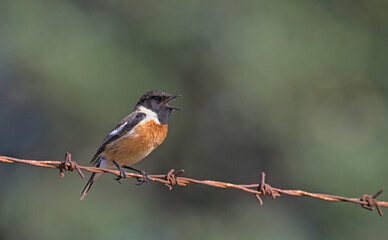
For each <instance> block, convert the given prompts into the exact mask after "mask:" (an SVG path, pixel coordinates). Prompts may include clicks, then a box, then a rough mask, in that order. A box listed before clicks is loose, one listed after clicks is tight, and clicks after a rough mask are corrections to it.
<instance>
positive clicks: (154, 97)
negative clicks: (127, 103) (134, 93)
mask: <svg viewBox="0 0 388 240" xmlns="http://www.w3.org/2000/svg"><path fill="white" fill-rule="evenodd" d="M151 100H152V101H155V102H160V100H161V98H160V97H158V96H153V97H151Z"/></svg>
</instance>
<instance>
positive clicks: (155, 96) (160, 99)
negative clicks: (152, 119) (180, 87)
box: [135, 91, 182, 124]
mask: <svg viewBox="0 0 388 240" xmlns="http://www.w3.org/2000/svg"><path fill="white" fill-rule="evenodd" d="M180 96H182V95H171V94H168V93H165V92H162V91H150V92H146V93H144V94H143V96H141V98H140V100H139V102H138V103H137V104H136V106H135V109H138V110H141V109H144V108H145V109H147V110H151V111H152V112H154V113H155V114H156V115H157V117H158V119H159V121H160V122H161V123H162V124H167V120H168V117H169V116H170V114H171V111H172V110H174V109H175V110H181V109H180V108H178V107H174V106H170V105H168V102H170V101H171V100H172V99H174V98H177V97H180Z"/></svg>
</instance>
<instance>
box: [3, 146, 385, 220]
mask: <svg viewBox="0 0 388 240" xmlns="http://www.w3.org/2000/svg"><path fill="white" fill-rule="evenodd" d="M0 162H6V163H24V164H29V165H33V166H37V167H46V168H55V169H59V172H60V175H61V177H62V178H63V177H64V171H74V170H76V171H77V172H78V174H79V175H80V176H81V177H82V178H85V176H84V174H83V173H82V170H85V171H88V172H95V173H110V174H113V175H116V176H119V175H120V172H119V171H116V170H110V169H104V168H96V167H86V166H80V165H78V164H77V163H76V162H75V161H72V160H71V154H70V153H66V156H65V160H64V161H36V160H26V159H18V158H12V157H7V156H0ZM184 172H185V171H184V170H179V171H177V172H175V170H174V169H171V170H170V171H169V172H168V173H167V174H159V175H149V178H148V179H149V180H151V181H155V182H159V183H162V184H164V185H165V186H166V187H168V188H169V189H170V190H171V189H172V186H174V185H178V186H186V185H187V184H202V185H207V186H211V187H217V188H234V189H238V190H242V191H245V192H248V193H251V194H254V196H255V197H256V198H257V200H258V201H259V203H260V206H261V205H263V200H262V198H261V196H264V195H268V196H270V197H272V199H276V197H280V196H281V195H283V194H284V195H290V196H299V197H311V198H317V199H321V200H325V201H332V202H351V203H356V204H360V205H361V207H363V208H365V209H367V210H373V209H374V208H375V207H376V209H377V212H378V214H379V215H380V216H383V212H382V210H381V207H388V202H384V201H376V198H377V197H378V196H379V195H380V194H381V193H382V192H383V191H384V189H383V188H382V189H381V190H380V191H378V192H377V193H376V194H374V195H368V194H365V195H363V196H362V197H361V198H348V197H342V196H335V195H328V194H322V193H310V192H306V191H302V190H283V189H280V188H275V187H271V186H270V185H269V184H267V183H265V173H263V172H262V173H261V181H260V183H259V184H233V183H227V182H220V181H213V180H196V179H192V178H188V177H180V176H179V175H180V174H182V173H184ZM126 175H127V178H136V179H140V178H142V175H141V174H136V173H126Z"/></svg>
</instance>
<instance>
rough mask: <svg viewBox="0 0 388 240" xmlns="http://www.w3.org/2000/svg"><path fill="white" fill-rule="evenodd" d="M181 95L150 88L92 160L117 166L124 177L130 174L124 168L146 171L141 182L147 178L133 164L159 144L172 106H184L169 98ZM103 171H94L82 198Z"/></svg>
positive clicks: (103, 164) (105, 165)
mask: <svg viewBox="0 0 388 240" xmlns="http://www.w3.org/2000/svg"><path fill="white" fill-rule="evenodd" d="M179 96H181V95H170V94H168V93H165V92H161V91H150V92H147V93H145V94H143V96H142V97H141V98H140V100H139V101H138V103H137V104H136V106H135V109H134V111H133V112H132V113H131V114H129V115H128V116H126V117H125V118H124V119H123V120H122V121H121V122H120V123H119V124H117V126H116V127H115V128H114V129H113V130H112V131H111V132H110V133H109V134H108V136H106V137H105V139H104V140H103V142H102V144H101V146H100V147H99V148H98V150H97V152H96V154H95V155H94V157H93V158H92V160H91V163H93V164H97V167H100V168H112V167H117V169H118V170H119V171H120V176H118V177H117V178H116V179H115V180H117V181H120V179H121V178H125V177H126V173H125V171H124V169H123V168H127V169H131V170H133V171H136V172H138V173H140V174H142V178H139V179H138V181H139V184H141V183H143V182H145V181H147V179H148V175H147V174H146V173H145V172H144V171H141V170H137V169H135V168H133V167H131V166H130V165H132V164H134V163H137V162H139V161H140V160H142V159H144V158H145V157H146V156H147V155H148V154H150V153H151V152H152V151H153V150H154V149H155V148H156V147H157V146H159V145H160V144H161V143H162V142H163V141H164V139H165V138H166V135H167V120H168V118H169V116H170V114H171V112H172V110H174V109H175V110H180V109H179V108H177V107H173V106H170V105H168V102H169V101H171V100H172V99H174V98H176V97H179ZM101 174H102V173H93V174H92V176H91V177H90V179H89V181H88V183H87V184H86V186H85V188H84V190H83V191H82V194H81V197H80V199H81V200H83V199H84V198H85V196H86V194H87V193H88V191H89V190H90V188H91V186H92V185H93V183H94V181H96V180H97V178H98V177H99V176H100V175H101Z"/></svg>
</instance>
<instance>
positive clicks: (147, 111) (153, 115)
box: [138, 106, 160, 124]
mask: <svg viewBox="0 0 388 240" xmlns="http://www.w3.org/2000/svg"><path fill="white" fill-rule="evenodd" d="M138 110H139V111H140V112H142V113H145V114H146V119H145V120H154V121H155V122H156V123H157V124H160V122H159V119H158V115H157V114H156V113H155V112H154V111H152V110H150V109H148V108H146V107H143V106H140V107H139V108H138Z"/></svg>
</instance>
